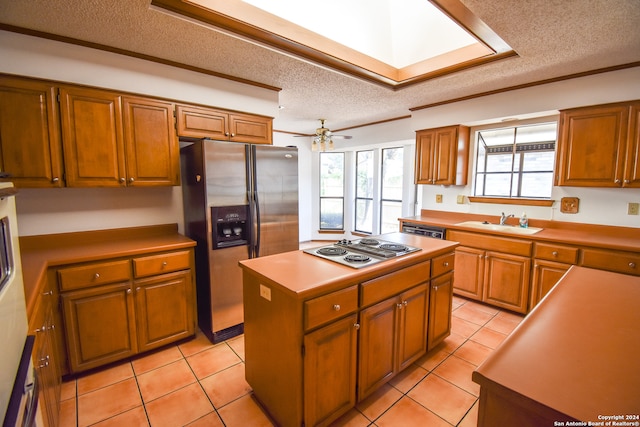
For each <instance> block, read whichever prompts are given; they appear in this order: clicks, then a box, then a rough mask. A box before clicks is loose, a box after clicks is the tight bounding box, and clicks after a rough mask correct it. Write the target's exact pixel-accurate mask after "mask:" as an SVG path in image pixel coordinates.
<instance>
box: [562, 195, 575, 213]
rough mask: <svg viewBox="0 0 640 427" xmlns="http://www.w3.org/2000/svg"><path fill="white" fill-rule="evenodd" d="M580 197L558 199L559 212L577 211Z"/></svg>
mask: <svg viewBox="0 0 640 427" xmlns="http://www.w3.org/2000/svg"><path fill="white" fill-rule="evenodd" d="M579 207H580V199H578V198H577V197H563V198H562V199H560V212H562V213H568V214H576V213H578V208H579Z"/></svg>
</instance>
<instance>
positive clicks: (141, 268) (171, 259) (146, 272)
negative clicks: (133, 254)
mask: <svg viewBox="0 0 640 427" xmlns="http://www.w3.org/2000/svg"><path fill="white" fill-rule="evenodd" d="M190 255H191V253H190V252H189V251H180V252H169V253H164V254H159V255H151V256H145V257H140V258H134V260H133V274H134V275H135V277H136V278H138V277H146V276H153V275H155V274H163V273H170V272H172V271H179V270H186V269H189V268H191V256H190Z"/></svg>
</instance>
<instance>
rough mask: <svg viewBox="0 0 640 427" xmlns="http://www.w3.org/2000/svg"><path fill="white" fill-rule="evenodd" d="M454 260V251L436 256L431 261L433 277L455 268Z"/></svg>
mask: <svg viewBox="0 0 640 427" xmlns="http://www.w3.org/2000/svg"><path fill="white" fill-rule="evenodd" d="M454 260H455V254H454V253H453V252H452V253H450V254H446V255H440V256H439V257H436V258H434V259H433V260H432V261H431V277H438V276H440V275H442V274H444V273H446V272H448V271H451V270H453V265H454Z"/></svg>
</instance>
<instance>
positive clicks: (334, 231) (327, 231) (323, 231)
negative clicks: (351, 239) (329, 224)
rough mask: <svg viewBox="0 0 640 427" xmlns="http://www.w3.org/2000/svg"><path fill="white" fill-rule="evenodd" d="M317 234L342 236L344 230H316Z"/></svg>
mask: <svg viewBox="0 0 640 427" xmlns="http://www.w3.org/2000/svg"><path fill="white" fill-rule="evenodd" d="M318 233H319V234H344V233H345V231H344V230H338V229H335V230H328V229H326V228H325V229H321V230H318Z"/></svg>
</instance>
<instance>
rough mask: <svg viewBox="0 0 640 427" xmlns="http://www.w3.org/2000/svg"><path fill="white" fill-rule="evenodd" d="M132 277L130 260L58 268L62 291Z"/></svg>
mask: <svg viewBox="0 0 640 427" xmlns="http://www.w3.org/2000/svg"><path fill="white" fill-rule="evenodd" d="M130 278H131V267H130V265H129V260H122V261H112V262H100V263H94V264H87V265H81V266H78V267H68V268H61V269H60V270H58V283H59V284H60V290H61V291H68V290H70V289H78V288H88V287H91V286H97V285H104V284H106V283H115V282H124V281H127V280H129V279H130Z"/></svg>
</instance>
